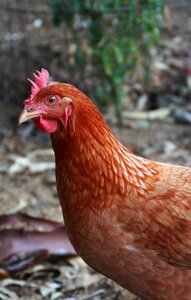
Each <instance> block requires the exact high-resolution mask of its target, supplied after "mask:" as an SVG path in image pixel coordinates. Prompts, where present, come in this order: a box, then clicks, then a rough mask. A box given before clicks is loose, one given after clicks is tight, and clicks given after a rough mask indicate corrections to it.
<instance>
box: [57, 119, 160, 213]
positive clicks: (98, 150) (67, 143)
mask: <svg viewBox="0 0 191 300" xmlns="http://www.w3.org/2000/svg"><path fill="white" fill-rule="evenodd" d="M90 121H91V122H90ZM52 144H53V148H54V151H55V157H56V172H57V180H58V181H63V182H61V183H60V184H61V185H62V186H65V188H66V189H71V192H72V193H73V194H78V196H77V198H78V200H79V199H81V200H79V201H81V202H82V205H86V204H87V203H88V205H90V199H92V200H91V201H92V202H93V206H94V207H96V206H97V208H100V209H101V208H103V207H104V206H105V205H107V206H108V205H109V203H112V202H113V201H114V198H115V197H116V196H117V195H125V194H127V195H130V193H131V194H132V196H134V195H144V194H145V192H146V191H147V190H148V189H149V188H150V186H149V181H148V180H147V179H148V178H149V177H152V175H153V174H155V173H156V171H155V168H154V164H153V163H152V162H150V161H148V160H145V159H143V158H141V157H138V156H136V155H134V154H133V153H131V152H130V151H128V150H127V149H126V148H125V147H124V146H122V145H121V144H120V143H119V142H118V141H117V140H116V138H115V137H114V135H113V134H112V132H111V130H110V129H109V128H108V126H107V125H106V123H105V122H104V120H102V119H99V120H93V119H92V118H89V119H88V118H87V119H82V118H81V119H80V118H78V119H77V116H76V118H75V119H73V120H70V124H69V126H68V128H67V129H66V130H65V129H63V128H62V129H61V128H60V130H59V131H58V132H57V133H56V134H53V135H52ZM106 201H107V203H106Z"/></svg>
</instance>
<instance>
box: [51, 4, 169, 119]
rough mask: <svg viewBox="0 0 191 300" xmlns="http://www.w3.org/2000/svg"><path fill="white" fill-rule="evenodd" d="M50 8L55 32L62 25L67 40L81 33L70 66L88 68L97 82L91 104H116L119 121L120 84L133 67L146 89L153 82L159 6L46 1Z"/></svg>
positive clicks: (161, 11)
mask: <svg viewBox="0 0 191 300" xmlns="http://www.w3.org/2000/svg"><path fill="white" fill-rule="evenodd" d="M50 5H51V7H52V9H53V12H54V18H53V22H54V24H55V26H60V25H61V23H62V22H64V23H66V24H67V25H68V28H70V35H71V36H75V34H76V28H75V27H76V26H77V24H78V25H79V23H80V24H81V26H82V27H83V29H84V28H85V36H84V40H81V41H80V40H79V39H78V38H76V48H75V51H74V53H73V55H74V56H73V58H74V60H73V61H72V63H73V64H76V65H78V66H80V68H81V72H82V73H83V72H86V67H87V65H88V64H90V65H91V67H92V68H93V70H94V72H95V73H96V78H97V80H95V81H94V83H95V85H94V90H93V99H96V101H97V104H98V105H99V106H100V108H102V109H103V108H104V107H106V106H107V105H108V104H110V103H112V104H114V105H115V110H116V113H117V116H118V120H119V121H120V120H121V100H122V98H123V97H124V95H126V94H125V88H124V83H125V82H126V81H127V80H129V79H130V77H131V76H132V73H133V72H135V71H136V69H137V67H139V68H140V67H141V68H142V69H143V70H144V78H145V82H146V85H148V84H149V82H150V80H151V67H150V66H151V50H152V48H153V46H155V45H157V44H158V43H159V41H160V28H159V25H158V24H159V20H160V19H161V18H162V16H163V0H144V1H143V0H141V1H134V0H115V1H111V0H107V1H100V0H93V1H90V0H89V1H75V0H73V1H64V0H50ZM82 43H83V44H84V45H85V47H84V45H82ZM126 96H127V95H126Z"/></svg>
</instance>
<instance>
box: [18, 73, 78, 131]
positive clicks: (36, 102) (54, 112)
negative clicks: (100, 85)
mask: <svg viewBox="0 0 191 300" xmlns="http://www.w3.org/2000/svg"><path fill="white" fill-rule="evenodd" d="M36 73H37V74H33V75H34V81H32V80H30V79H29V82H30V83H31V85H32V87H31V95H30V97H29V98H28V99H27V100H25V101H24V111H23V112H22V114H21V116H20V118H19V124H21V123H23V122H25V121H27V120H29V119H33V121H34V122H35V123H36V125H37V127H38V128H40V129H41V130H43V131H46V132H49V133H53V132H55V131H56V130H57V127H58V123H59V122H61V123H62V124H63V126H64V127H66V126H67V122H68V118H69V116H70V115H71V113H72V105H73V104H72V102H73V100H72V99H73V97H74V95H75V94H76V93H77V94H78V93H81V92H80V91H79V90H78V89H76V88H75V87H73V86H72V85H69V84H64V83H57V82H50V83H48V79H49V73H48V71H47V70H45V69H42V70H41V72H40V71H37V72H36Z"/></svg>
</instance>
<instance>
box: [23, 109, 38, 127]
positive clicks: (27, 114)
mask: <svg viewBox="0 0 191 300" xmlns="http://www.w3.org/2000/svg"><path fill="white" fill-rule="evenodd" d="M41 113H42V112H41V111H31V112H28V111H27V110H26V109H24V110H23V112H22V114H21V115H20V117H19V125H21V124H22V123H24V122H26V121H28V120H30V119H34V118H37V117H39V116H40V115H41Z"/></svg>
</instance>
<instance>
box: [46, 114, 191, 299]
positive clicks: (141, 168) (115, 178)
mask: <svg viewBox="0 0 191 300" xmlns="http://www.w3.org/2000/svg"><path fill="white" fill-rule="evenodd" d="M85 116H86V115H84V116H83V118H81V119H80V120H82V121H81V123H80V121H79V123H77V124H75V125H74V126H75V128H74V129H72V121H71V123H70V125H69V130H68V131H65V132H64V131H63V130H62V128H60V131H59V130H58V131H57V132H56V133H55V134H53V135H52V144H53V148H54V150H55V155H56V174H57V187H58V193H59V198H60V200H61V205H62V208H63V214H64V219H65V222H66V227H67V231H68V234H69V237H70V239H71V241H72V243H73V245H74V247H75V248H76V251H77V252H78V253H79V255H80V256H81V257H82V258H83V259H84V260H85V261H86V262H87V263H88V264H89V265H90V266H92V267H93V268H94V269H96V270H97V271H99V272H101V273H102V274H104V275H105V276H107V277H110V278H112V279H113V280H114V281H116V282H118V283H119V284H120V285H122V286H124V287H126V288H127V289H129V290H130V291H132V292H134V293H135V294H136V295H138V296H139V297H141V298H142V299H143V300H149V299H152V300H154V299H155V300H159V299H160V300H162V299H168V300H176V299H182V300H188V299H189V300H190V299H191V284H190V280H191V271H190V270H189V268H190V266H191V254H190V253H191V238H190V236H191V187H190V182H191V170H190V169H189V168H184V167H180V166H174V165H167V164H162V163H155V162H151V161H147V160H144V159H142V158H140V157H137V156H135V155H134V154H132V153H131V152H129V151H128V150H126V149H125V148H124V147H123V146H122V145H121V144H120V143H119V142H118V141H117V140H116V139H115V138H114V136H113V135H112V133H111V132H110V130H109V129H108V128H107V126H106V124H105V123H104V121H102V123H101V125H100V123H98V126H97V128H96V125H95V126H92V125H91V126H90V127H89V126H88V125H89V124H88V123H89V121H88V118H87V119H86V117H85ZM91 122H93V124H96V123H94V120H91ZM70 126H71V127H70ZM71 149H73V151H72V152H71Z"/></svg>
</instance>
